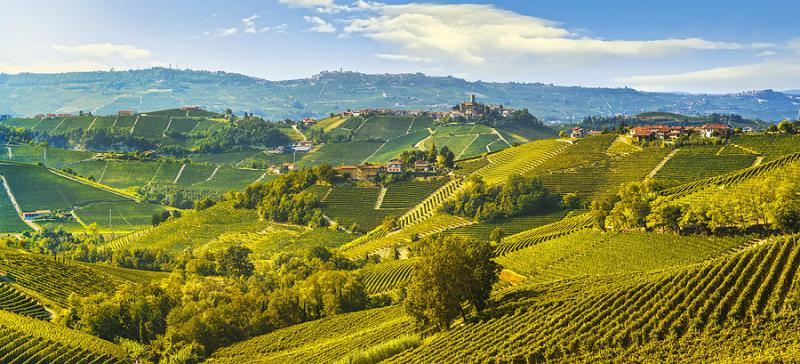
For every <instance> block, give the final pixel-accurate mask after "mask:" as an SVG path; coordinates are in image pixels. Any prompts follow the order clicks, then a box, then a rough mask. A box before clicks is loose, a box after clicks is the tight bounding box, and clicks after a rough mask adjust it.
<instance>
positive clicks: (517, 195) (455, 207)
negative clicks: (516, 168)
mask: <svg viewBox="0 0 800 364" xmlns="http://www.w3.org/2000/svg"><path fill="white" fill-rule="evenodd" d="M557 198H558V197H557V196H553V195H551V194H550V191H548V190H547V188H545V187H544V186H542V183H541V181H539V179H537V178H535V177H523V176H521V175H518V174H512V175H511V176H510V177H509V178H508V180H507V181H506V182H505V183H503V184H502V185H500V186H492V187H489V186H487V185H486V183H484V182H483V179H482V178H481V177H477V176H475V177H470V178H469V179H468V180H467V182H466V183H465V186H464V188H462V189H461V190H460V191H459V192H458V193H457V194H456V195H455V196H453V198H452V199H450V200H448V201H445V203H444V204H443V205H442V208H441V209H442V211H444V212H446V213H449V214H455V215H461V216H465V217H469V218H473V219H475V220H478V221H483V222H487V221H494V220H496V219H498V218H501V217H506V218H508V217H514V216H519V215H530V214H535V213H540V212H546V211H549V210H552V209H554V208H557V207H558V202H557V200H556V199H557Z"/></svg>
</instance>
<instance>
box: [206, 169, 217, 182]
mask: <svg viewBox="0 0 800 364" xmlns="http://www.w3.org/2000/svg"><path fill="white" fill-rule="evenodd" d="M217 172H219V166H217V168H214V172H211V175H210V176H208V178H206V180H205V181H204V182H208V181H211V180H212V179H214V176H216V175H217Z"/></svg>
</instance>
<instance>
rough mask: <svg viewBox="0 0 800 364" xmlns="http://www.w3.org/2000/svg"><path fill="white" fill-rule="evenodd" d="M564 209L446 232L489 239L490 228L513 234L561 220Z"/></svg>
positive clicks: (564, 213)
mask: <svg viewBox="0 0 800 364" xmlns="http://www.w3.org/2000/svg"><path fill="white" fill-rule="evenodd" d="M564 215H566V212H565V211H556V212H553V213H550V214H547V215H535V216H524V217H513V218H509V219H503V220H499V221H495V222H490V223H480V224H472V225H467V226H463V227H459V228H455V229H452V230H449V231H448V234H454V235H461V236H466V237H470V238H473V239H478V240H489V235H490V234H491V232H492V230H494V229H500V230H502V231H503V233H504V234H506V235H507V236H508V235H513V234H517V233H520V232H522V231H525V230H529V229H533V228H537V227H539V226H543V225H547V224H551V223H554V222H556V221H558V220H561V219H562V218H563V217H564Z"/></svg>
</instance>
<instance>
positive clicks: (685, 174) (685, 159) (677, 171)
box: [655, 146, 756, 183]
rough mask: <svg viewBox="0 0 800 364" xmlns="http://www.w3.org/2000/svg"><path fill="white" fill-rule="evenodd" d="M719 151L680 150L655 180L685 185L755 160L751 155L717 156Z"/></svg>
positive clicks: (695, 148) (727, 171) (751, 163)
mask: <svg viewBox="0 0 800 364" xmlns="http://www.w3.org/2000/svg"><path fill="white" fill-rule="evenodd" d="M719 149H720V147H718V146H708V147H683V148H680V149H679V150H678V152H677V153H675V155H674V156H673V157H672V158H670V160H669V161H668V162H667V163H666V164H665V165H664V167H663V168H661V170H659V171H658V173H657V174H656V176H655V178H656V179H666V180H673V181H677V182H680V183H685V182H688V181H694V180H697V179H702V178H707V177H713V176H718V175H721V174H725V173H729V172H733V171H736V170H740V169H744V168H747V167H750V166H751V165H753V162H755V160H756V156H754V155H751V154H720V155H717V154H716V153H717V151H718V150H719ZM743 153H744V152H743Z"/></svg>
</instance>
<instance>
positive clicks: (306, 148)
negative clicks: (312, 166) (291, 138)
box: [292, 140, 314, 153]
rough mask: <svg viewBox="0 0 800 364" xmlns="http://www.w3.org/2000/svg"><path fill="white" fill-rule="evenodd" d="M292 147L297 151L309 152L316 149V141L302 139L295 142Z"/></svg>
mask: <svg viewBox="0 0 800 364" xmlns="http://www.w3.org/2000/svg"><path fill="white" fill-rule="evenodd" d="M292 149H293V150H294V151H295V152H302V153H308V152H310V151H311V149H314V142H312V141H310V140H301V141H299V142H297V143H294V145H292Z"/></svg>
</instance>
